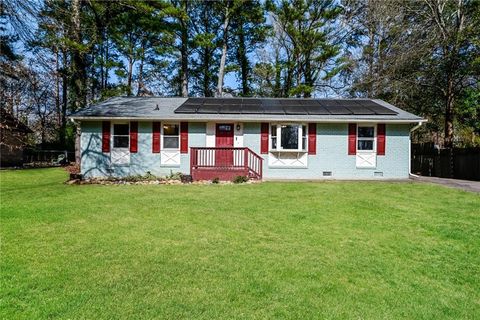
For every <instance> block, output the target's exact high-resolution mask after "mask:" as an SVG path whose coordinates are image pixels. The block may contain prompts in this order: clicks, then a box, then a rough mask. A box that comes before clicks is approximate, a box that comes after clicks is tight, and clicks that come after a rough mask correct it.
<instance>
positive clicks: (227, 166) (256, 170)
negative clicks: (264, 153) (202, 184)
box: [190, 147, 263, 180]
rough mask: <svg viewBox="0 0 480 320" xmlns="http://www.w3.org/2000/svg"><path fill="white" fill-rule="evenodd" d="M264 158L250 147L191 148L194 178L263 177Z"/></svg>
mask: <svg viewBox="0 0 480 320" xmlns="http://www.w3.org/2000/svg"><path fill="white" fill-rule="evenodd" d="M262 168H263V158H262V157H260V156H259V155H258V154H256V153H255V152H253V151H252V150H250V149H249V148H230V147H216V148H190V174H191V175H192V179H193V180H211V179H214V178H219V179H220V180H231V179H233V178H234V177H235V176H248V177H249V178H252V179H262Z"/></svg>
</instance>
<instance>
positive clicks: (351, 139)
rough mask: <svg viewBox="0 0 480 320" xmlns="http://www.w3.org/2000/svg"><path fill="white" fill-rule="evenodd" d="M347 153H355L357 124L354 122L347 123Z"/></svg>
mask: <svg viewBox="0 0 480 320" xmlns="http://www.w3.org/2000/svg"><path fill="white" fill-rule="evenodd" d="M348 154H349V155H356V154H357V125H356V124H355V123H349V124H348Z"/></svg>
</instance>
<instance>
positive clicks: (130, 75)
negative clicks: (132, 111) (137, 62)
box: [127, 57, 133, 96]
mask: <svg viewBox="0 0 480 320" xmlns="http://www.w3.org/2000/svg"><path fill="white" fill-rule="evenodd" d="M132 78H133V58H132V57H128V76H127V96H131V95H132Z"/></svg>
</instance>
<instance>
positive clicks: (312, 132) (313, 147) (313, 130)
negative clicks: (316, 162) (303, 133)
mask: <svg viewBox="0 0 480 320" xmlns="http://www.w3.org/2000/svg"><path fill="white" fill-rule="evenodd" d="M308 154H317V124H316V123H309V124H308Z"/></svg>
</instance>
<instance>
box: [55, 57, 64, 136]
mask: <svg viewBox="0 0 480 320" xmlns="http://www.w3.org/2000/svg"><path fill="white" fill-rule="evenodd" d="M54 50H55V111H56V112H57V127H59V128H61V126H62V110H61V109H60V67H59V63H58V59H60V57H59V54H58V48H55V49H54Z"/></svg>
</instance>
